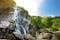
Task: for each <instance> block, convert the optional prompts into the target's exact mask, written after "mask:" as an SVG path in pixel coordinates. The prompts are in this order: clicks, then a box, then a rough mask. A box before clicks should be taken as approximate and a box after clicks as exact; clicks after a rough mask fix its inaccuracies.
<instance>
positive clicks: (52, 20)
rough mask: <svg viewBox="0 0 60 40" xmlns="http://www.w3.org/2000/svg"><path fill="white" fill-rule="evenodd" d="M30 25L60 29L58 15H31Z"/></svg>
mask: <svg viewBox="0 0 60 40" xmlns="http://www.w3.org/2000/svg"><path fill="white" fill-rule="evenodd" d="M31 20H32V24H31V25H32V27H35V28H36V29H39V30H49V31H60V17H39V16H32V17H31Z"/></svg>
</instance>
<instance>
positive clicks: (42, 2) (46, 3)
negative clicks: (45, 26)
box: [15, 0, 60, 17]
mask: <svg viewBox="0 0 60 40" xmlns="http://www.w3.org/2000/svg"><path fill="white" fill-rule="evenodd" d="M15 1H16V5H18V6H20V7H24V8H25V9H26V10H28V12H29V15H31V16H53V17H54V16H60V0H15Z"/></svg>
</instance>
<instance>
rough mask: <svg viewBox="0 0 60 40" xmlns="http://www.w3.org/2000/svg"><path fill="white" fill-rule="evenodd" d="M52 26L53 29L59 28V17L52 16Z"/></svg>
mask: <svg viewBox="0 0 60 40" xmlns="http://www.w3.org/2000/svg"><path fill="white" fill-rule="evenodd" d="M52 23H53V24H52V28H53V31H58V30H60V18H54V19H53V20H52Z"/></svg>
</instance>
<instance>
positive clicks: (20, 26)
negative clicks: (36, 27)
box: [13, 7, 29, 35]
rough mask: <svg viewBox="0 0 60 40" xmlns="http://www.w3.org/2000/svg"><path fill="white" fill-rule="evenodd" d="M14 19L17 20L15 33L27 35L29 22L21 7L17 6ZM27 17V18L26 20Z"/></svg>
mask: <svg viewBox="0 0 60 40" xmlns="http://www.w3.org/2000/svg"><path fill="white" fill-rule="evenodd" d="M13 16H14V17H13V20H14V21H15V26H16V28H15V33H17V34H20V35H26V34H27V32H28V28H29V27H28V23H26V22H28V21H27V20H28V19H26V18H25V17H24V16H23V15H22V13H21V12H20V9H19V8H18V7H15V11H14V14H13ZM24 19H26V20H24Z"/></svg>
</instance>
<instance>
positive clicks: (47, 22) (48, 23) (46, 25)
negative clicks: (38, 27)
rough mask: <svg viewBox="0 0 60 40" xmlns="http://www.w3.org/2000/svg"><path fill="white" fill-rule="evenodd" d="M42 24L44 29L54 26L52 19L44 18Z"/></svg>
mask: <svg viewBox="0 0 60 40" xmlns="http://www.w3.org/2000/svg"><path fill="white" fill-rule="evenodd" d="M41 22H42V24H43V26H44V28H50V27H51V25H52V22H51V17H44V18H42V20H41Z"/></svg>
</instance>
